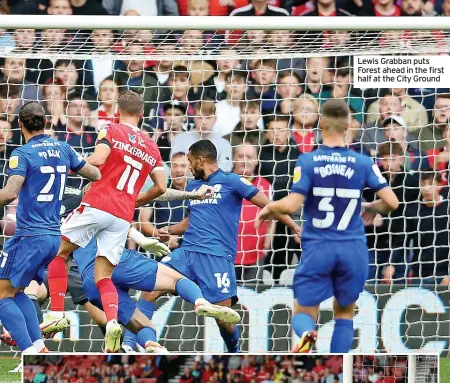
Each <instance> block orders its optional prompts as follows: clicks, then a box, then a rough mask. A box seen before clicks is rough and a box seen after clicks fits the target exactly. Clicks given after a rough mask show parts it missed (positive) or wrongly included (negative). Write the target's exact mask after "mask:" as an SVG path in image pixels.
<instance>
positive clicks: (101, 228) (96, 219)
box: [61, 205, 130, 266]
mask: <svg viewBox="0 0 450 383" xmlns="http://www.w3.org/2000/svg"><path fill="white" fill-rule="evenodd" d="M129 229H130V223H129V222H127V221H125V220H123V219H121V218H117V217H115V216H114V215H112V214H110V213H107V212H105V211H103V210H99V209H95V208H93V207H90V206H86V205H80V206H79V207H78V208H76V209H75V210H74V211H73V212H72V213H70V214H69V215H68V216H67V218H66V220H65V221H64V223H63V224H62V225H61V235H62V236H63V238H65V239H66V240H68V241H69V242H71V243H73V244H75V245H78V246H80V247H86V246H87V245H88V244H89V242H91V240H92V238H94V237H96V239H97V248H98V250H97V256H99V255H101V256H103V257H106V258H107V259H108V260H109V261H110V262H111V263H112V264H113V265H114V266H116V265H118V264H119V261H120V256H121V255H122V252H123V249H124V246H125V242H126V240H127V236H128V230H129Z"/></svg>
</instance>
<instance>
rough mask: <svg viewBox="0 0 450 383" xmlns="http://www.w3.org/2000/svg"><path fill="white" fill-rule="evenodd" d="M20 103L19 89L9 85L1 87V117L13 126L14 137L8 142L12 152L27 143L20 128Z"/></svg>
mask: <svg viewBox="0 0 450 383" xmlns="http://www.w3.org/2000/svg"><path fill="white" fill-rule="evenodd" d="M20 102H21V99H20V94H19V92H18V88H16V87H12V88H11V87H9V86H8V85H7V84H1V85H0V117H3V118H5V119H6V120H7V121H8V122H9V123H10V125H11V132H12V137H11V141H10V142H8V144H10V145H11V150H12V149H14V148H16V147H18V146H20V145H23V144H24V143H25V142H24V141H23V137H22V133H21V130H20V127H19V116H18V115H17V113H16V110H17V109H18V108H19V105H20Z"/></svg>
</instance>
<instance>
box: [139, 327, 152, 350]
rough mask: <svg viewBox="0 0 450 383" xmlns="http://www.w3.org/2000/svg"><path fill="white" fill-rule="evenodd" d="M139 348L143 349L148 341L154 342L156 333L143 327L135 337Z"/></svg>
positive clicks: (149, 328)
mask: <svg viewBox="0 0 450 383" xmlns="http://www.w3.org/2000/svg"><path fill="white" fill-rule="evenodd" d="M136 339H137V342H138V343H139V346H141V347H145V343H146V342H148V341H149V340H151V341H153V342H156V331H155V329H153V328H151V327H144V328H141V329H140V330H139V332H138V333H137V335H136Z"/></svg>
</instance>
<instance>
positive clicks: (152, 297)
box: [140, 291, 165, 303]
mask: <svg viewBox="0 0 450 383" xmlns="http://www.w3.org/2000/svg"><path fill="white" fill-rule="evenodd" d="M164 294H165V292H164V291H152V292H147V291H143V292H142V293H141V296H140V299H143V300H144V301H147V302H152V303H156V300H157V299H158V298H159V297H161V296H163V295H164Z"/></svg>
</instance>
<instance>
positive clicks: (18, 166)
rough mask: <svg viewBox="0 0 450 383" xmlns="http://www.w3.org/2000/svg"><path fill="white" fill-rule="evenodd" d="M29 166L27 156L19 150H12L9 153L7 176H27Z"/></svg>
mask: <svg viewBox="0 0 450 383" xmlns="http://www.w3.org/2000/svg"><path fill="white" fill-rule="evenodd" d="M28 168H29V162H28V158H27V157H26V155H25V153H23V152H22V151H21V150H14V151H13V152H12V153H11V157H10V158H9V164H8V176H23V177H26V176H27V172H28Z"/></svg>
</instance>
